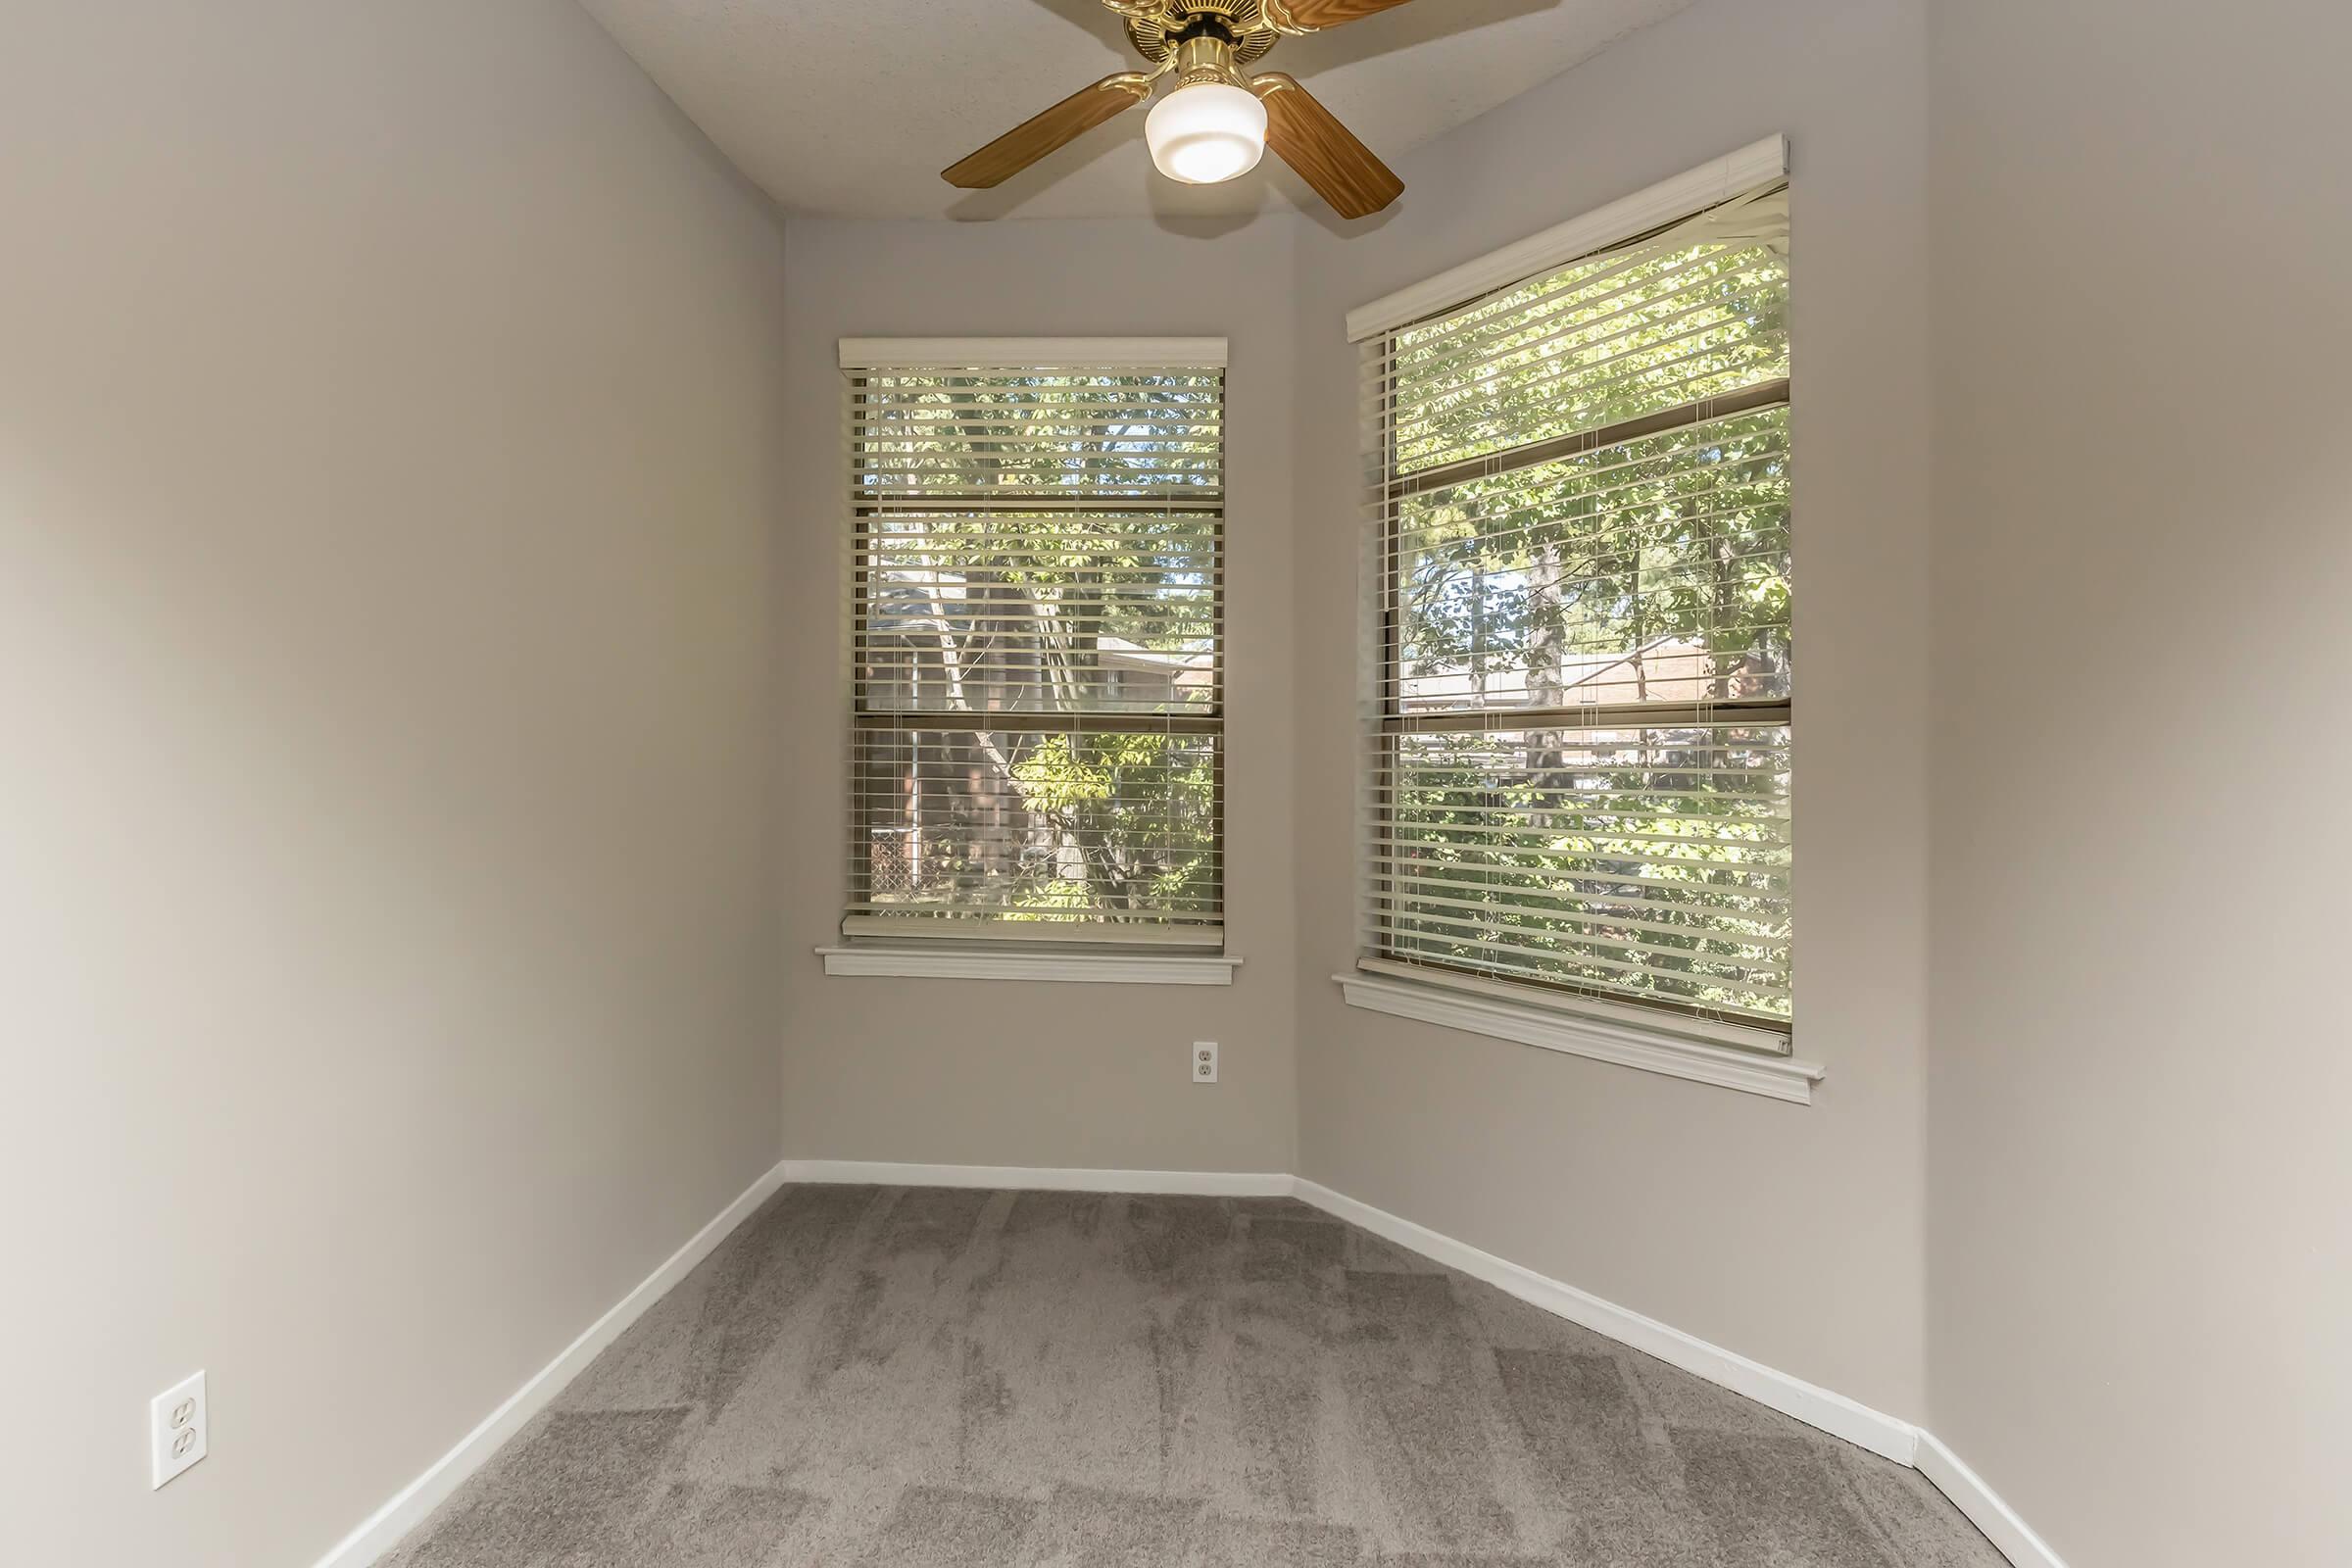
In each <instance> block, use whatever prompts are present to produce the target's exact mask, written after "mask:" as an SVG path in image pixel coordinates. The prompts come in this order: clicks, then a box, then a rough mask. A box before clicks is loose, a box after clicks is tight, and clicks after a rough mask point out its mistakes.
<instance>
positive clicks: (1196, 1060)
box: [1193, 1040, 1217, 1084]
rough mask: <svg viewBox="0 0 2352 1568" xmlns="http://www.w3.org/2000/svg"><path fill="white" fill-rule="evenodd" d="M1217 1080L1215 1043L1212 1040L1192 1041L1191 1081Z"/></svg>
mask: <svg viewBox="0 0 2352 1568" xmlns="http://www.w3.org/2000/svg"><path fill="white" fill-rule="evenodd" d="M1216 1081H1217V1043H1216V1042H1215V1041H1214V1040H1196V1041H1194V1042H1193V1082H1195V1083H1197V1084H1213V1083H1215V1082H1216Z"/></svg>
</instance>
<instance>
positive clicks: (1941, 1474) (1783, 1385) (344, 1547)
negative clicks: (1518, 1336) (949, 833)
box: [317, 1159, 2066, 1568]
mask: <svg viewBox="0 0 2352 1568" xmlns="http://www.w3.org/2000/svg"><path fill="white" fill-rule="evenodd" d="M792 1182H807V1183H831V1184H854V1185H868V1184H870V1185H873V1186H877V1187H987V1188H1005V1189H1011V1190H1016V1191H1019V1190H1026V1191H1031V1192H1079V1193H1137V1194H1188V1195H1194V1196H1200V1197H1207V1198H1285V1197H1296V1198H1298V1199H1299V1200H1301V1201H1305V1202H1308V1203H1311V1204H1313V1205H1314V1206H1315V1207H1317V1208H1320V1209H1322V1210H1324V1211H1325V1212H1326V1213H1329V1214H1333V1215H1336V1216H1337V1217H1339V1218H1341V1219H1344V1220H1347V1221H1348V1223H1349V1224H1352V1225H1359V1226H1361V1227H1363V1228H1364V1229H1365V1230H1368V1231H1370V1232H1372V1234H1374V1235H1375V1236H1379V1237H1382V1238H1384V1239H1386V1240H1388V1241H1391V1242H1394V1243H1396V1244H1397V1246H1399V1247H1403V1248H1407V1249H1409V1250H1413V1251H1415V1252H1419V1253H1420V1254H1421V1255H1422V1256H1424V1257H1427V1258H1429V1259H1431V1260H1432V1261H1434V1262H1439V1263H1443V1264H1445V1265H1446V1267H1448V1268H1454V1269H1459V1270H1460V1271H1461V1272H1463V1273H1464V1274H1467V1275H1469V1276H1470V1277H1471V1278H1473V1279H1478V1280H1484V1281H1486V1282H1487V1283H1488V1284H1489V1285H1493V1286H1495V1287H1496V1288H1497V1289H1499V1290H1503V1291H1507V1292H1508V1293H1510V1294H1511V1295H1512V1296H1515V1297H1517V1298H1519V1299H1521V1300H1523V1301H1526V1302H1529V1303H1530V1304H1532V1305H1534V1306H1538V1307H1541V1308H1542V1309H1544V1311H1546V1312H1550V1313H1552V1314H1554V1315H1555V1316H1559V1317H1564V1318H1566V1319H1567V1320H1568V1321H1570V1322H1571V1323H1577V1324H1581V1325H1583V1326H1584V1327H1586V1328H1589V1329H1591V1330H1593V1332H1594V1333H1596V1334H1602V1335H1606V1336H1607V1337H1608V1338H1610V1339H1612V1340H1615V1341H1617V1342H1618V1343H1619V1344H1621V1345H1628V1346H1631V1347H1632V1348H1635V1349H1637V1350H1642V1351H1644V1352H1646V1353H1647V1354H1650V1355H1654V1356H1656V1357H1657V1358H1658V1359H1659V1360H1661V1361H1664V1362H1667V1363H1668V1364H1670V1365H1673V1366H1678V1367H1681V1368H1682V1369H1683V1370H1684V1371H1686V1372H1689V1373H1691V1374H1692V1375H1694V1376H1696V1377H1701V1378H1704V1379H1706V1380H1707V1381H1708V1382H1709V1383H1713V1384H1716V1385H1718V1386H1719V1387H1722V1388H1726V1389H1729V1390H1731V1391H1732V1392H1733V1393H1734V1394H1739V1395H1742V1396H1744V1397H1747V1398H1750V1399H1753V1400H1755V1401H1756V1402H1757V1403H1759V1404H1762V1405H1766V1406H1768V1407H1770V1408H1772V1409H1775V1410H1778V1411H1780V1412H1781V1413H1782V1414H1783V1415H1787V1416H1791V1417H1794V1418H1795V1419H1796V1420H1799V1421H1802V1422H1804V1423H1805V1424H1806V1425H1808V1426H1813V1427H1818V1428H1820V1429H1821V1430H1822V1431H1824V1432H1827V1433H1829V1434H1831V1435H1832V1436H1834V1437H1838V1438H1842V1439H1844V1440H1845V1441H1846V1442H1848V1443H1852V1444H1857V1445H1859V1446H1862V1447H1865V1448H1868V1449H1870V1450H1871V1451H1872V1452H1874V1453H1880V1454H1884V1455H1886V1456H1887V1458H1889V1459H1892V1460H1894V1461H1895V1462H1896V1463H1898V1464H1906V1465H1913V1466H1916V1467H1917V1468H1918V1470H1919V1471H1920V1473H1921V1474H1922V1475H1924V1476H1926V1477H1927V1478H1928V1480H1929V1481H1931V1482H1933V1483H1934V1484H1935V1486H1936V1490H1938V1491H1940V1492H1941V1493H1942V1494H1943V1495H1945V1496H1946V1497H1949V1498H1950V1499H1951V1500H1952V1503H1953V1505H1954V1506H1955V1507H1957V1508H1958V1509H1959V1510H1960V1511H1961V1512H1962V1513H1963V1514H1965V1515H1966V1516H1967V1517H1968V1519H1969V1521H1970V1522H1971V1523H1972V1524H1974V1525H1975V1526H1976V1527H1977V1528H1978V1529H1979V1530H1981V1531H1983V1532H1984V1533H1985V1539H1986V1540H1988V1541H1990V1542H1991V1543H1992V1544H1993V1545H1994V1546H1996V1547H1998V1548H1999V1549H2000V1551H2001V1553H2002V1554H2003V1555H2004V1556H2006V1557H2007V1558H2008V1559H2009V1561H2010V1562H2011V1563H2012V1564H2014V1565H2015V1568H2066V1565H2065V1563H2063V1562H2062V1561H2060V1559H2059V1557H2058V1554H2057V1553H2056V1552H2054V1551H2052V1550H2051V1549H2050V1548H2049V1546H2048V1544H2045V1543H2044V1542H2043V1541H2042V1539H2041V1538H2040V1537H2039V1536H2036V1535H2035V1534H2034V1532H2033V1530H2032V1529H2030V1528H2028V1526H2027V1525H2026V1522H2025V1521H2024V1520H2022V1519H2020V1518H2019V1517H2018V1516H2017V1514H2016V1513H2015V1511H2013V1510H2012V1509H2011V1508H2010V1507H2009V1505H2008V1504H2007V1503H2005V1502H2003V1501H2002V1500H2001V1499H2000V1497H1999V1496H1997V1495H1994V1493H1993V1492H1992V1490H1991V1489H1990V1488H1989V1487H1987V1486H1985V1482H1984V1480H1983V1479H1982V1478H1981V1477H1979V1476H1978V1475H1977V1473H1976V1472H1975V1471H1973V1470H1971V1469H1970V1468H1969V1467H1968V1466H1967V1465H1965V1464H1963V1463H1961V1462H1960V1460H1959V1458H1958V1456H1956V1455H1955V1454H1954V1453H1953V1452H1952V1451H1951V1449H1949V1448H1948V1447H1946V1446H1944V1445H1943V1444H1942V1443H1940V1442H1938V1441H1937V1440H1936V1438H1935V1437H1934V1436H1933V1435H1931V1434H1929V1433H1926V1432H1923V1431H1921V1430H1920V1429H1919V1428H1918V1427H1916V1426H1913V1425H1912V1424H1911V1423H1910V1422H1908V1421H1904V1420H1900V1419H1898V1418H1897V1417H1894V1416H1890V1415H1887V1414H1886V1413H1885V1412H1883V1411H1879V1410H1874V1409H1872V1408H1871V1407H1870V1406H1868V1405H1866V1404H1862V1403H1860V1402H1859V1401H1857V1400H1854V1399H1849V1398H1847V1397H1845V1396H1844V1395H1842V1394H1834V1393H1832V1392H1831V1391H1829V1390H1828V1389H1824V1388H1819V1387H1817V1386H1815V1385H1813V1384H1810V1383H1807V1382H1805V1381H1804V1380H1803V1379H1801V1378H1794V1377H1790V1376H1789V1374H1788V1373H1786V1372H1778V1371H1775V1370H1774V1369H1773V1368H1771V1367H1768V1366H1765V1365H1763V1364H1762V1363H1760V1362H1756V1361H1751V1360H1749V1359H1748V1358H1747V1357H1746V1356H1743V1355H1740V1354H1736V1353H1735V1352H1733V1351H1730V1350H1727V1349H1725V1348H1722V1347H1721V1346H1718V1345H1710V1344H1709V1343H1707V1342H1706V1341H1705V1340H1702V1339H1699V1338H1698V1337H1697V1336H1695V1335H1691V1334H1686V1333H1684V1332H1683V1331H1682V1330H1680V1329H1677V1328H1671V1327H1669V1326H1667V1325H1666V1324H1664V1323H1660V1322H1658V1321H1657V1320H1656V1319H1655V1318H1648V1317H1643V1316H1642V1314H1641V1313H1639V1312H1634V1311H1629V1310H1628V1309H1626V1308H1625V1307H1622V1306H1619V1305H1617V1304H1615V1303H1614V1302H1611V1301H1604V1300H1602V1299H1600V1298H1599V1297H1597V1296H1593V1295H1592V1294H1591V1293H1589V1292H1586V1291H1580V1290H1578V1289H1577V1288H1576V1287H1575V1286H1573V1285H1564V1284H1562V1283H1561V1282H1560V1281H1558V1280H1555V1279H1550V1278H1548V1277H1546V1276H1544V1275H1542V1274H1538V1273H1537V1272H1536V1271H1535V1270H1533V1269H1530V1268H1523V1267H1521V1266H1520V1265H1519V1264H1517V1263H1513V1262H1510V1261H1508V1260H1507V1259H1504V1258H1500V1257H1496V1256H1495V1254H1494V1253H1492V1252H1485V1251H1481V1250H1479V1249H1477V1248H1475V1247H1472V1246H1470V1245H1469V1244H1468V1243H1467V1242H1458V1241H1455V1240H1454V1239H1453V1238H1452V1237H1450V1236H1446V1235H1444V1234H1442V1233H1440V1232H1437V1231H1433V1230H1431V1229H1429V1228H1428V1227H1427V1226H1425V1225H1417V1224H1415V1223H1414V1222H1413V1221H1411V1220H1408V1219H1402V1218H1399V1217H1398V1216H1397V1215H1395V1214H1392V1213H1390V1212H1388V1211H1387V1210H1386V1209H1379V1208H1374V1207H1373V1206H1372V1205H1371V1204H1369V1203H1365V1202H1360V1201H1357V1200H1355V1199H1352V1198H1348V1197H1347V1196H1346V1195H1344V1194H1341V1193H1336V1192H1334V1191H1332V1190H1331V1189H1330V1188H1328V1187H1325V1186H1323V1185H1322V1184H1321V1183H1319V1182H1310V1181H1307V1180H1305V1179H1304V1178H1302V1177H1298V1176H1289V1175H1281V1174H1276V1173H1271V1172H1267V1173H1260V1172H1253V1171H1215V1170H1093V1169H1055V1168H1039V1167H1031V1166H1019V1165H924V1164H905V1163H898V1162H891V1161H881V1160H857V1159H788V1160H784V1161H782V1162H781V1163H779V1164H778V1165H776V1166H775V1168H774V1169H772V1170H770V1171H769V1172H768V1173H767V1174H766V1175H764V1176H762V1177H760V1179H759V1180H758V1181H757V1182H754V1183H753V1184H752V1185H751V1187H750V1188H749V1189H748V1190H747V1191H746V1192H745V1193H744V1194H743V1196H742V1197H740V1198H738V1199H736V1200H735V1201H733V1202H732V1203H729V1204H728V1205H727V1206H726V1209H725V1210H724V1211H723V1212H721V1213H720V1214H719V1216H718V1217H717V1218H716V1219H713V1220H712V1221H711V1223H710V1224H708V1225H706V1226H704V1227H703V1228H702V1229H701V1230H700V1231H698V1232H697V1233H696V1234H695V1237H694V1239H693V1240H692V1241H690V1242H688V1243H687V1244H686V1245H685V1246H684V1247H682V1248H680V1249H678V1250H677V1251H676V1252H675V1253H674V1254H672V1255H671V1257H670V1258H669V1260H668V1261H667V1262H665V1263H663V1264H662V1266H661V1267H660V1268H658V1269H656V1270H655V1271H654V1272H653V1273H652V1274H651V1275H649V1276H647V1277H646V1279H645V1281H644V1282H643V1283H642V1284H640V1285H639V1286H638V1287H637V1288H636V1289H635V1290H633V1291H631V1292H630V1293H629V1294H628V1295H627V1296H626V1297H624V1298H623V1299H621V1301H620V1303H619V1304H618V1305H616V1306H614V1307H613V1309H612V1310H611V1311H609V1312H607V1313H606V1314H605V1315H604V1316H603V1317H601V1318H598V1319H597V1320H596V1322H595V1323H593V1324H591V1325H590V1326H589V1328H588V1331H587V1332H586V1333H584V1334H582V1335H581V1336H580V1337H579V1338H578V1339H576V1340H574V1341H572V1343H571V1345H570V1346H569V1347H568V1348H565V1349H564V1353H563V1354H561V1355H559V1356H557V1357H556V1358H555V1359H554V1360H553V1361H550V1362H549V1363H548V1364H547V1365H546V1366H545V1367H543V1368H542V1369H541V1370H540V1371H539V1372H538V1373H537V1375H535V1376H534V1377H532V1379H531V1380H530V1381H529V1382H528V1383H525V1384H524V1385H523V1386H522V1387H521V1388H520V1389H517V1390H516V1391H515V1394H514V1395H513V1397H510V1398H509V1399H508V1400H507V1402H506V1403H504V1404H502V1405H500V1406H499V1407H498V1408H497V1409H496V1410H494V1411H492V1412H491V1413H490V1415H489V1417H488V1418H487V1419H486V1420H484V1421H483V1422H482V1424H481V1425H480V1426H478V1427H475V1428H474V1429H473V1431H471V1432H470V1433H468V1434H466V1439H465V1441H463V1442H461V1443H460V1444H459V1445H458V1446H456V1447H454V1448H452V1449H450V1451H449V1452H448V1453H446V1454H444V1455H442V1457H441V1458H440V1459H438V1460H436V1461H435V1462H434V1463H433V1465H432V1467H431V1468H430V1469H428V1470H426V1471H425V1472H424V1474H422V1475H420V1476H418V1477H417V1479H416V1480H415V1481H412V1482H411V1483H409V1485H408V1486H407V1488H405V1489H404V1490H403V1491H402V1492H401V1493H400V1495H397V1496H395V1497H394V1498H393V1499H392V1500H391V1501H389V1502H387V1503H385V1504H384V1505H383V1507H381V1508H379V1509H377V1510H376V1511H375V1513H374V1514H373V1515H372V1516H371V1517H370V1518H369V1519H368V1522H367V1523H365V1524H363V1525H361V1526H360V1528H359V1529H357V1530H355V1531H353V1532H352V1533H351V1534H350V1535H349V1536H347V1537H345V1538H344V1540H343V1542H342V1543H341V1544H338V1545H337V1546H336V1547H335V1548H334V1549H333V1550H331V1551H329V1552H328V1553H327V1554H326V1555H325V1556H323V1557H321V1558H319V1562H318V1565H317V1568H368V1564H370V1563H373V1562H374V1561H375V1560H376V1559H377V1558H378V1557H380V1556H381V1555H383V1554H384V1553H385V1552H387V1551H389V1550H390V1549H391V1548H392V1546H393V1545H394V1544H396V1543H398V1542H399V1540H400V1538H401V1537H403V1536H405V1535H407V1534H408V1533H409V1532H410V1531H411V1530H414V1529H415V1528H416V1527H417V1525H418V1524H419V1523H421V1522H422V1521H423V1519H424V1517H425V1515H427V1514H429V1513H431V1512H432V1511H433V1509H435V1508H437V1507H439V1506H440V1505H441V1503H442V1502H443V1501H445V1500H446V1499H447V1498H448V1497H449V1495H450V1494H451V1493H453V1492H455V1491H457V1489H458V1488H459V1486H460V1485H462V1484H463V1483H464V1482H465V1481H466V1478H467V1477H468V1476H470V1475H472V1474H473V1473H474V1472H475V1471H476V1470H478V1469H480V1468H481V1467H482V1465H483V1464H484V1463H485V1462H486V1461H487V1460H488V1459H489V1458H490V1456H491V1455H492V1454H493V1453H495V1452H496V1451H497V1450H498V1447H499V1446H500V1445H501V1444H503V1443H505V1442H506V1441H507V1440H508V1439H509V1438H512V1437H513V1436H514V1435H515V1433H516V1432H517V1431H519V1430H520V1429H521V1428H522V1426H523V1424H524V1423H525V1422H527V1421H529V1420H530V1418H531V1417H532V1416H534V1415H536V1414H538V1413H539V1412H540V1411H541V1410H543V1409H545V1408H546V1407H547V1405H548V1403H549V1402H550V1401H551V1400H553V1399H554V1398H555V1397H556V1396H557V1395H558V1394H559V1393H561V1392H562V1391H563V1389H564V1385H565V1384H567V1383H569V1382H570V1381H571V1380H572V1379H573V1378H575V1377H577V1376H578V1375H579V1374H580V1373H581V1372H583V1371H585V1370H586V1369H587V1366H588V1363H589V1362H591V1361H593V1360H595V1359H596V1357H597V1355H598V1354H599V1353H600V1352H601V1351H603V1350H604V1348H606V1347H607V1346H609V1345H611V1344H612V1343H613V1341H614V1340H616V1339H618V1338H619V1337H620V1335H621V1332H622V1331H623V1330H624V1329H626V1328H627V1327H628V1326H629V1325H630V1324H631V1323H633V1322H635V1321H636V1320H637V1319H638V1317H639V1316H640V1315H642V1314H643V1313H644V1312H645V1310H646V1309H647V1308H648V1307H650V1306H652V1305H653V1304H654V1302H656V1301H658V1300H660V1299H662V1296H663V1295H665V1294H666V1293H667V1292H668V1291H669V1290H670V1289H671V1288H672V1287H673V1286H675V1285H676V1284H677V1283H678V1282H679V1281H680V1280H682V1279H684V1278H685V1277H686V1275H687V1274H688V1273H689V1272H691V1271H692V1270H693V1268H694V1266H695V1265H696V1264H697V1263H700V1262H701V1261H702V1260H703V1259H704V1258H705V1257H708V1256H709V1255H710V1254H711V1250H713V1249H714V1248H716V1247H717V1246H718V1244H719V1242H720V1241H721V1240H723V1239H724V1238H725V1237H726V1235H727V1233H728V1232H730V1231H732V1230H733V1229H735V1227H736V1226H738V1225H740V1224H742V1223H743V1222H744V1221H745V1220H746V1219H748V1218H750V1217H751V1214H752V1211H753V1210H754V1209H756V1208H758V1207H759V1206H760V1204H761V1203H762V1202H764V1201H767V1198H768V1196H769V1195H770V1194H772V1193H774V1192H775V1190H776V1189H777V1188H779V1187H781V1186H784V1185H785V1184H787V1183H792Z"/></svg>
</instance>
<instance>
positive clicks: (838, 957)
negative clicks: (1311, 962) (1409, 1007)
mask: <svg viewBox="0 0 2352 1568" xmlns="http://www.w3.org/2000/svg"><path fill="white" fill-rule="evenodd" d="M816 952H817V956H819V957H821V958H823V959H824V960H825V973H827V974H843V975H890V976H894V977H897V978H901V979H913V980H1054V981H1076V982H1079V983H1091V984H1099V985H1130V986H1229V985H1231V984H1233V971H1234V970H1236V969H1238V968H1240V967H1241V963H1242V960H1241V959H1239V958H1235V957H1229V956H1226V955H1224V954H1221V953H1219V954H1208V953H1198V954H1196V953H1187V954H1158V953H988V952H980V951H975V950H973V949H971V948H956V947H946V946H937V947H922V948H886V947H856V948H819V949H817V950H816Z"/></svg>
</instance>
